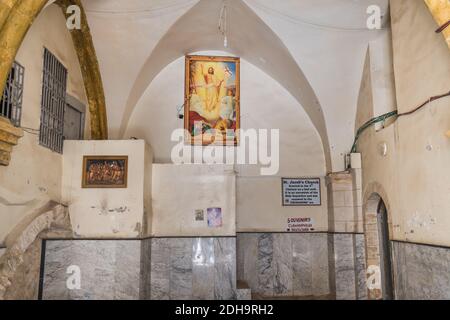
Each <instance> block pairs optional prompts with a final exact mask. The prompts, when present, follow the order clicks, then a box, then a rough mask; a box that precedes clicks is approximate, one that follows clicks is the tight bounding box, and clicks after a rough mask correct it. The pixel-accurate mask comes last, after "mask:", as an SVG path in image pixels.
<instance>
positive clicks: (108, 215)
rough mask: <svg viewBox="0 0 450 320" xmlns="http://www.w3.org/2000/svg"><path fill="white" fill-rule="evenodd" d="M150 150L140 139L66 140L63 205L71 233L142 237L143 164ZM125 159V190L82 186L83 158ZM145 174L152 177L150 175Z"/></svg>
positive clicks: (94, 235) (103, 236)
mask: <svg viewBox="0 0 450 320" xmlns="http://www.w3.org/2000/svg"><path fill="white" fill-rule="evenodd" d="M148 152H149V149H148V146H147V145H146V143H145V142H144V141H143V140H129V141H112V140H110V141H66V142H65V145H64V160H63V192H62V202H63V203H64V204H66V205H67V206H68V207H69V214H70V218H71V221H72V226H73V228H74V233H75V235H76V236H79V237H100V238H105V237H113V238H120V237H122V238H126V237H130V238H133V237H139V236H145V229H144V225H146V222H147V221H146V220H147V219H146V218H147V216H146V214H145V213H144V212H145V210H144V199H147V201H145V202H147V208H148V197H149V196H150V195H149V194H147V195H145V197H144V190H148V189H149V187H148V186H147V187H146V186H145V183H146V182H147V183H149V179H145V174H144V169H145V166H146V165H145V161H146V160H147V161H148V160H150V159H151V157H150V156H149V154H148ZM114 155H116V156H128V183H127V185H128V186H127V188H96V189H92V188H87V189H83V188H82V187H81V186H82V172H83V156H114ZM148 174H151V172H149V173H148Z"/></svg>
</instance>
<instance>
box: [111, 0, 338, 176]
mask: <svg viewBox="0 0 450 320" xmlns="http://www.w3.org/2000/svg"><path fill="white" fill-rule="evenodd" d="M221 6H222V1H218V0H200V1H199V2H198V3H197V4H196V5H194V6H193V7H192V8H191V9H190V10H189V11H188V12H187V13H186V14H184V15H183V16H182V17H181V18H180V19H178V20H177V21H176V22H175V23H174V24H173V25H172V27H171V28H170V29H169V31H168V32H167V33H166V34H165V35H164V36H163V38H162V39H161V40H160V41H159V43H158V45H157V46H156V47H155V49H154V50H153V51H152V53H151V54H150V56H149V57H148V59H147V61H146V62H145V63H144V65H143V67H142V69H141V71H140V74H139V75H138V77H137V79H136V81H135V83H134V85H133V88H132V89H131V92H130V94H129V97H128V100H127V104H126V108H125V112H124V116H123V118H122V123H121V127H120V133H119V135H120V137H123V135H124V133H125V130H126V128H127V125H128V121H129V119H130V115H131V114H132V111H133V109H134V108H135V106H136V104H137V103H138V101H139V99H140V98H141V97H142V95H143V93H144V92H145V90H146V89H147V88H148V86H149V85H150V83H151V82H152V81H153V79H154V78H155V77H156V76H157V75H158V74H159V73H160V72H161V70H162V69H163V68H164V67H165V66H167V65H169V64H170V63H172V62H173V61H175V60H177V59H178V58H180V57H182V56H184V55H186V54H190V53H192V52H201V51H223V50H224V44H223V38H221V36H220V34H219V33H218V31H217V20H216V19H209V17H211V16H215V15H216V14H218V13H219V12H220V9H221ZM227 8H228V10H229V15H228V16H229V19H230V21H229V23H228V24H229V32H228V43H229V46H228V47H227V48H226V49H225V50H226V52H229V53H230V54H231V55H235V56H240V57H242V58H243V59H245V60H247V61H249V62H250V63H252V64H253V65H255V66H256V67H258V68H259V69H261V70H263V71H264V72H265V73H267V74H268V75H269V76H271V77H272V78H273V79H275V80H276V81H277V82H278V83H280V84H281V85H282V86H283V87H284V88H285V89H286V90H287V91H288V92H289V93H290V94H291V95H292V96H293V97H295V99H296V100H297V101H298V102H299V103H300V105H301V106H302V107H303V108H304V110H305V111H306V113H307V115H308V117H309V118H310V119H311V122H312V123H313V125H314V128H315V130H317V132H318V134H319V136H320V138H321V142H322V146H323V150H324V154H325V159H326V167H327V170H328V171H330V170H331V156H330V147H329V142H328V134H327V128H326V123H325V118H324V114H323V110H322V108H321V106H320V103H319V101H318V99H317V97H316V95H315V93H314V90H313V88H312V87H311V85H310V84H309V82H308V80H307V79H306V77H305V75H304V74H303V72H302V70H301V68H300V67H299V65H298V63H297V62H296V61H295V59H294V58H293V57H292V55H291V53H290V52H289V49H288V48H287V47H286V46H285V45H284V43H283V42H282V41H281V39H280V38H279V37H278V36H277V35H276V34H275V33H274V31H273V30H272V29H271V28H270V27H269V26H268V25H267V24H266V23H265V22H264V21H263V20H262V19H261V18H259V17H258V15H257V14H256V13H255V12H254V11H253V10H252V9H251V8H250V7H249V6H247V5H246V4H245V2H244V1H241V0H239V1H233V2H229V3H228V7H227ZM199 21H201V24H200V23H198V22H199ZM193 35H195V37H193ZM186 39H189V41H188V42H186ZM268 44H270V45H268Z"/></svg>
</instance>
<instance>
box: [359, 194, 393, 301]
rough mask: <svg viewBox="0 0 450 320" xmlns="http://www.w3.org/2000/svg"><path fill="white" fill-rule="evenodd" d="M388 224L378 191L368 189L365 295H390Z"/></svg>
mask: <svg viewBox="0 0 450 320" xmlns="http://www.w3.org/2000/svg"><path fill="white" fill-rule="evenodd" d="M390 225H391V223H390V220H389V215H388V209H387V206H386V203H385V202H384V201H383V198H382V197H381V196H380V195H379V194H378V193H372V194H371V195H370V197H369V198H368V200H367V201H366V202H365V207H364V234H365V242H366V265H367V288H368V297H369V299H383V300H391V299H394V283H393V276H392V254H391V243H390V230H391V228H390Z"/></svg>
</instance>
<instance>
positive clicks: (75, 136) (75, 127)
mask: <svg viewBox="0 0 450 320" xmlns="http://www.w3.org/2000/svg"><path fill="white" fill-rule="evenodd" d="M84 111H85V106H84V105H82V104H81V102H79V101H78V100H76V99H75V98H73V97H71V96H69V95H67V97H66V106H65V108H64V140H83V137H84V134H83V133H84Z"/></svg>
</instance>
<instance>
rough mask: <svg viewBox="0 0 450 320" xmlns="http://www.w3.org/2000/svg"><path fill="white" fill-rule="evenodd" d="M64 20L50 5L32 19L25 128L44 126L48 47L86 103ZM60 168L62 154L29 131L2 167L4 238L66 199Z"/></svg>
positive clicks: (24, 55) (26, 47) (23, 52)
mask: <svg viewBox="0 0 450 320" xmlns="http://www.w3.org/2000/svg"><path fill="white" fill-rule="evenodd" d="M65 23H66V21H65V19H64V16H63V14H62V12H61V9H60V8H59V7H57V6H56V5H51V6H48V7H47V8H46V9H44V10H43V11H42V12H41V14H40V15H39V17H38V18H37V19H36V20H35V22H34V23H33V25H32V27H31V29H30V30H29V32H28V34H27V36H26V37H25V40H24V42H23V44H22V46H21V48H20V50H19V52H18V54H17V56H16V60H17V61H18V62H19V63H21V64H22V65H23V66H24V67H25V83H24V96H23V109H22V110H23V111H22V112H23V114H22V126H24V127H28V128H33V129H39V125H40V108H41V107H40V106H41V92H42V68H43V52H44V47H46V48H47V49H49V50H50V51H51V52H52V53H53V54H55V55H56V57H57V58H58V59H59V60H60V61H61V62H62V63H63V64H64V66H65V67H66V68H67V69H68V83H67V92H68V93H69V94H71V95H72V96H74V97H76V98H77V99H78V100H80V101H81V102H82V103H84V104H86V96H85V91H84V86H83V79H82V76H81V71H80V67H79V64H78V58H77V55H76V52H75V49H74V47H73V44H72V39H71V36H70V34H69V32H68V30H67V29H66V27H65ZM86 123H89V119H86ZM86 132H87V131H86ZM61 173H62V159H61V155H59V154H57V153H54V152H51V151H50V150H49V149H46V148H44V147H41V146H39V137H38V136H36V135H32V134H29V133H25V136H24V137H23V138H22V139H21V140H20V141H19V144H18V146H16V147H15V148H14V151H13V153H12V159H11V163H10V165H9V166H8V167H0V221H1V223H0V243H2V241H3V239H4V237H5V236H6V235H7V234H8V233H9V232H10V230H11V229H12V228H13V227H14V226H15V225H16V224H17V223H18V222H19V221H20V220H22V219H23V218H24V217H25V216H26V214H27V213H29V212H30V211H32V210H33V208H36V207H39V206H41V205H42V204H43V203H45V202H47V201H48V200H53V201H56V202H59V201H60V200H61Z"/></svg>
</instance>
